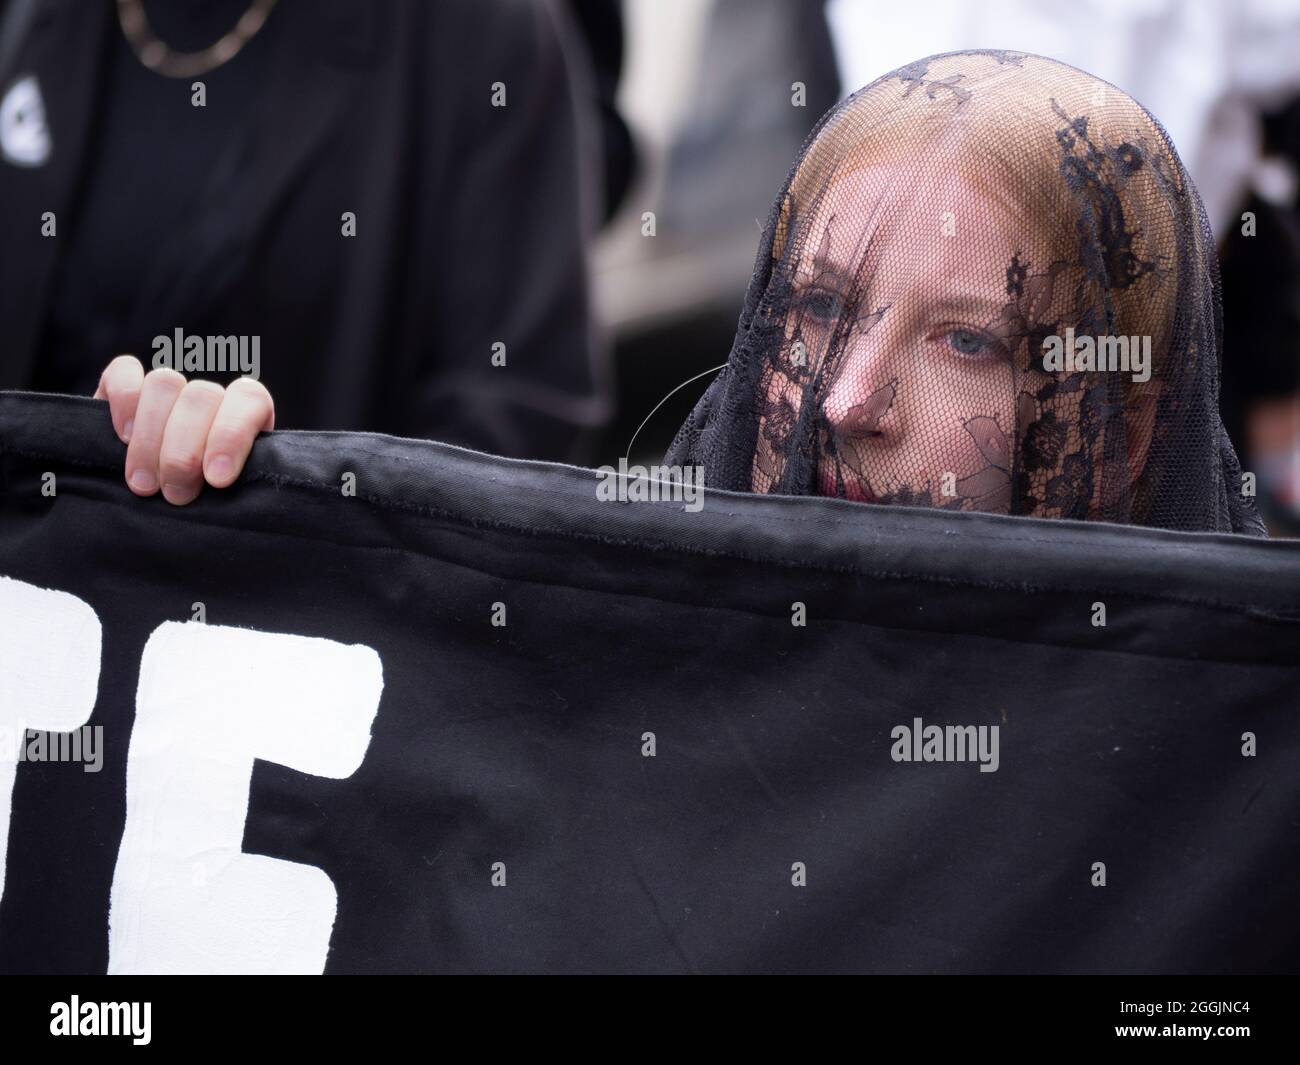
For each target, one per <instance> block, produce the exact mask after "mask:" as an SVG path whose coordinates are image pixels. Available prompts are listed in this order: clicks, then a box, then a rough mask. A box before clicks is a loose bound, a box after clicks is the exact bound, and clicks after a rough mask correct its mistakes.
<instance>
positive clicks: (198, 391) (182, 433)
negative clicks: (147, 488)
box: [158, 381, 225, 506]
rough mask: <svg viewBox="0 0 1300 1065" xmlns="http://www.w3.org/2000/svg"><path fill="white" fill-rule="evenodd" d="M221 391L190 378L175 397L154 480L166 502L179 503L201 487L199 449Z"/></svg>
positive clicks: (184, 502) (215, 414)
mask: <svg viewBox="0 0 1300 1065" xmlns="http://www.w3.org/2000/svg"><path fill="white" fill-rule="evenodd" d="M224 395H225V389H223V388H222V387H221V386H220V385H219V384H216V383H215V382H213V381H191V382H190V383H189V384H187V385H186V386H185V387H184V388H182V389H181V394H180V395H179V396H177V397H176V404H175V406H173V407H172V413H171V417H169V418H168V419H167V426H166V428H165V429H164V430H163V442H162V451H161V452H160V453H159V455H158V480H159V481H160V482H161V483H162V494H163V498H164V499H165V500H167V502H168V503H174V504H176V505H177V506H183V505H184V504H186V503H189V502H190V501H191V500H193V499H194V498H195V497H196V496H197V495H198V494H199V493H200V492H201V491H202V490H203V449H204V447H205V445H206V444H207V441H208V431H209V430H210V429H211V428H212V421H213V419H214V418H216V416H217V411H218V410H219V409H220V408H221V400H222V397H223V396H224Z"/></svg>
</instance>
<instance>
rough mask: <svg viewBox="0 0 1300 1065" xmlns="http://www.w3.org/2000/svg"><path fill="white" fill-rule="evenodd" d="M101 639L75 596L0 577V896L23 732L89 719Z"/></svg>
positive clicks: (95, 621)
mask: <svg viewBox="0 0 1300 1065" xmlns="http://www.w3.org/2000/svg"><path fill="white" fill-rule="evenodd" d="M101 643H102V631H101V629H100V624H99V618H98V617H96V616H95V612H94V611H93V610H92V609H91V608H90V606H89V605H88V604H87V603H85V602H83V601H82V600H80V599H78V598H77V597H76V596H75V595H70V594H69V593H68V592H58V591H54V590H52V589H48V588H37V587H36V585H34V584H25V583H24V582H23V581H15V580H11V579H10V578H8V577H0V897H3V895H4V887H5V856H6V853H7V851H8V849H9V848H8V842H9V816H10V814H11V813H12V811H13V801H14V779H15V777H16V775H17V770H18V761H17V759H18V753H19V752H20V751H21V750H22V748H23V744H24V743H25V742H26V733H27V730H28V729H36V730H37V731H49V732H71V731H72V730H73V729H76V728H80V727H81V726H82V725H84V724H85V723H86V722H87V721H88V720H90V715H91V712H92V711H93V710H94V709H95V693H96V690H97V689H98V687H99V652H100V645H101ZM11 740H12V742H11ZM77 768H78V769H79V770H80V768H81V767H80V764H78V767H77Z"/></svg>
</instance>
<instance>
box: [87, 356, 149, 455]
mask: <svg viewBox="0 0 1300 1065" xmlns="http://www.w3.org/2000/svg"><path fill="white" fill-rule="evenodd" d="M143 383H144V367H143V366H141V365H140V360H139V359H137V358H136V357H135V356H134V355H119V356H118V357H117V358H116V359H114V360H113V361H112V362H110V363H109V364H108V365H107V366H106V367H104V372H103V373H102V374H100V375H99V387H98V388H96V389H95V398H96V399H106V400H108V410H109V414H110V416H111V417H112V419H113V428H114V430H115V431H116V432H117V435H118V439H120V440H121V441H122V443H124V444H129V443H130V442H131V430H132V429H133V428H134V426H135V412H136V407H137V405H138V404H139V402H140V386H141V385H142V384H143Z"/></svg>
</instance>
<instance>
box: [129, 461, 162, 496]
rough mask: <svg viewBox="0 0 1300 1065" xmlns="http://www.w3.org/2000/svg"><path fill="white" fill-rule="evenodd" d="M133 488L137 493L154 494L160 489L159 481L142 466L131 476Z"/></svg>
mask: <svg viewBox="0 0 1300 1065" xmlns="http://www.w3.org/2000/svg"><path fill="white" fill-rule="evenodd" d="M131 487H132V488H134V489H135V490H136V491H137V492H152V491H153V490H154V489H155V488H157V487H158V480H157V478H155V477H154V475H153V474H152V473H150V472H149V471H148V470H146V469H145V468H144V467H143V466H142V467H140V469H138V470H136V471H135V472H134V473H133V474H131Z"/></svg>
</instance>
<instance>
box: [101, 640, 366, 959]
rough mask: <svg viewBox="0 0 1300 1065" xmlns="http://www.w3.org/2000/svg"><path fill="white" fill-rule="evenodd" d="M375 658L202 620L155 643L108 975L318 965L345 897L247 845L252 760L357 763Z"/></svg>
mask: <svg viewBox="0 0 1300 1065" xmlns="http://www.w3.org/2000/svg"><path fill="white" fill-rule="evenodd" d="M383 687H384V677H383V666H382V664H381V663H380V661H379V655H378V654H376V653H375V651H374V649H373V648H371V647H366V646H365V645H363V644H353V645H351V646H349V645H346V644H341V643H336V642H335V641H333V640H322V639H316V638H312V637H307V636H294V635H290V634H282V633H268V632H258V631H255V630H253V629H237V628H230V627H226V626H218V625H201V624H195V623H193V622H190V623H186V624H181V623H179V622H174V621H169V622H166V623H164V624H163V625H160V626H159V627H158V628H157V629H155V630H154V632H153V634H152V635H151V636H150V637H149V642H148V643H147V644H146V645H145V649H144V657H143V659H142V660H141V663H140V687H139V690H138V691H137V693H136V717H135V726H134V728H133V730H132V732H131V746H130V749H129V750H128V752H127V769H126V831H125V832H124V833H123V836H122V847H121V850H120V851H119V852H118V856H117V868H116V870H115V871H114V874H113V893H112V898H111V903H110V909H109V920H108V923H109V935H108V971H109V972H110V973H178V972H184V973H257V974H264V973H319V972H321V971H322V970H323V969H324V967H325V956H326V954H327V953H328V951H329V940H330V934H331V932H332V931H333V928H334V918H335V916H336V915H337V911H338V893H337V892H336V891H335V889H334V884H333V882H332V881H331V880H330V878H329V876H328V875H327V874H326V873H325V872H324V871H323V870H321V869H318V868H316V867H315V866H312V865H304V864H301V863H299V862H290V861H284V860H282V859H279V858H270V857H267V856H265V855H258V854H244V853H243V852H242V851H241V849H240V848H241V845H242V843H243V835H244V822H245V820H246V819H247V817H248V789H249V784H250V781H251V778H252V773H253V760H254V759H255V758H258V759H262V760H264V761H270V762H275V763H277V764H278V765H284V766H289V767H290V768H291V769H296V770H298V771H299V772H301V773H310V774H312V775H313V776H321V777H332V778H335V779H342V778H344V777H349V776H351V775H352V774H353V773H355V772H356V770H357V768H358V767H359V766H360V765H361V761H362V759H363V758H364V757H365V753H366V748H367V747H368V746H369V745H370V727H371V725H372V723H373V722H374V719H375V713H376V711H377V710H378V708H379V696H380V693H381V692H382V691H383Z"/></svg>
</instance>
